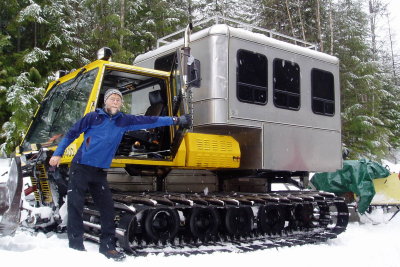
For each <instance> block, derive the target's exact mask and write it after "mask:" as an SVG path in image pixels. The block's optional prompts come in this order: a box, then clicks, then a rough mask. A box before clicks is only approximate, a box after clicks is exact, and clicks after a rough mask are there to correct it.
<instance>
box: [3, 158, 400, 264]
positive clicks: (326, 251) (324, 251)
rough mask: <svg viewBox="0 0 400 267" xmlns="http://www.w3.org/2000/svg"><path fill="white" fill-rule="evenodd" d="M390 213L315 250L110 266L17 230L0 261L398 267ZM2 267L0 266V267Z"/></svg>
mask: <svg viewBox="0 0 400 267" xmlns="http://www.w3.org/2000/svg"><path fill="white" fill-rule="evenodd" d="M7 166H8V160H6V159H0V175H1V174H3V173H4V171H5V170H7ZM1 181H4V180H0V182H1ZM392 215H393V213H383V211H382V210H374V211H373V212H372V213H371V214H367V215H365V216H362V217H361V221H360V222H352V223H350V224H349V226H348V228H347V230H346V232H344V233H342V234H340V235H339V236H338V237H337V238H336V239H331V240H329V241H328V242H326V243H323V244H318V245H303V246H294V247H283V248H277V249H266V250H259V251H254V252H246V253H234V252H231V253H227V252H215V253H213V254H206V255H192V256H190V257H186V256H180V255H175V256H168V257H166V256H164V255H148V256H146V257H133V256H128V257H127V258H126V259H125V261H123V262H114V261H113V260H109V259H107V258H105V257H104V256H103V255H101V254H100V253H98V245H97V244H96V243H93V242H89V241H85V247H86V249H87V251H86V252H79V251H75V250H72V249H69V248H68V241H67V235H66V233H61V234H60V233H53V232H52V233H48V234H44V233H42V232H32V231H30V230H27V229H26V228H20V229H19V230H17V232H16V233H15V235H14V236H6V237H0V259H1V262H2V263H9V264H10V263H12V266H27V265H29V266H42V265H51V266H57V267H59V266H73V265H76V266H96V267H101V266H107V267H112V266H140V267H146V266H152V267H154V266H163V267H179V266H185V267H189V266H190V267H195V266H202V267H211V266H217V265H225V266H229V267H234V266H240V267H245V266H248V265H249V264H251V265H254V266H257V265H260V264H261V265H262V266H296V267H302V266H304V267H306V266H307V267H314V266H318V267H322V266H324V267H325V266H326V267H329V266H332V267H333V266H335V267H336V266H362V267H369V266H371V267H378V266H379V267H398V266H400V214H398V215H397V216H395V217H394V218H393V219H392V220H391V221H389V219H390V217H391V216H392ZM2 266H3V264H2Z"/></svg>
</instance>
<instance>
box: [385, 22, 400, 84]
mask: <svg viewBox="0 0 400 267" xmlns="http://www.w3.org/2000/svg"><path fill="white" fill-rule="evenodd" d="M386 17H387V21H388V28H389V41H390V51H391V54H392V69H393V78H394V79H395V84H396V85H399V83H398V79H397V78H396V64H395V62H394V53H393V40H392V32H391V29H390V21H389V15H388V14H386Z"/></svg>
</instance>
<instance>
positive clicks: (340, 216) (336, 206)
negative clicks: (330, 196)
mask: <svg viewBox="0 0 400 267" xmlns="http://www.w3.org/2000/svg"><path fill="white" fill-rule="evenodd" d="M329 213H330V218H331V223H330V224H329V225H328V228H332V232H333V233H335V234H340V233H342V232H343V231H345V230H346V227H347V224H348V223H349V208H348V206H347V204H346V203H345V202H343V201H334V203H333V204H331V205H330V206H329Z"/></svg>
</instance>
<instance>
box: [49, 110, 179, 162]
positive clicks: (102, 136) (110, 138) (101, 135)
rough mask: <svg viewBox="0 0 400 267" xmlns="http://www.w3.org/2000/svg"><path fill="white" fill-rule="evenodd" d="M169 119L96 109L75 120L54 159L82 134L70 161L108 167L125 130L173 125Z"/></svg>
mask: <svg viewBox="0 0 400 267" xmlns="http://www.w3.org/2000/svg"><path fill="white" fill-rule="evenodd" d="M173 124H174V122H173V119H172V117H152V116H134V115H130V114H125V113H122V112H119V113H117V114H115V115H114V116H110V115H109V114H107V113H106V112H105V111H104V110H103V109H96V111H94V112H90V113H88V114H86V115H85V116H84V117H83V118H82V119H80V120H79V121H77V122H76V123H75V124H74V125H73V126H72V128H71V129H69V131H68V133H67V134H66V135H65V136H64V138H63V139H62V140H61V142H60V143H59V144H58V147H57V149H56V151H55V152H54V154H53V156H62V155H63V154H64V150H65V149H66V148H67V147H68V146H69V145H70V144H71V143H72V142H73V141H74V140H75V139H76V138H78V137H79V135H80V134H81V133H85V134H84V141H83V143H82V145H81V146H80V147H79V149H78V152H77V153H76V155H75V157H74V159H73V160H72V162H76V163H80V164H85V165H89V166H93V167H99V168H105V169H106V168H109V167H110V165H111V161H112V159H113V157H114V155H115V152H116V151H117V149H118V145H119V143H120V142H121V139H122V136H123V134H124V133H125V132H126V131H135V130H140V129H149V128H156V127H161V126H169V125H173Z"/></svg>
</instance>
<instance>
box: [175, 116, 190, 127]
mask: <svg viewBox="0 0 400 267" xmlns="http://www.w3.org/2000/svg"><path fill="white" fill-rule="evenodd" d="M174 121H175V125H179V126H181V127H183V128H190V126H192V116H190V115H189V114H185V115H182V116H180V117H177V118H176V120H174Z"/></svg>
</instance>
